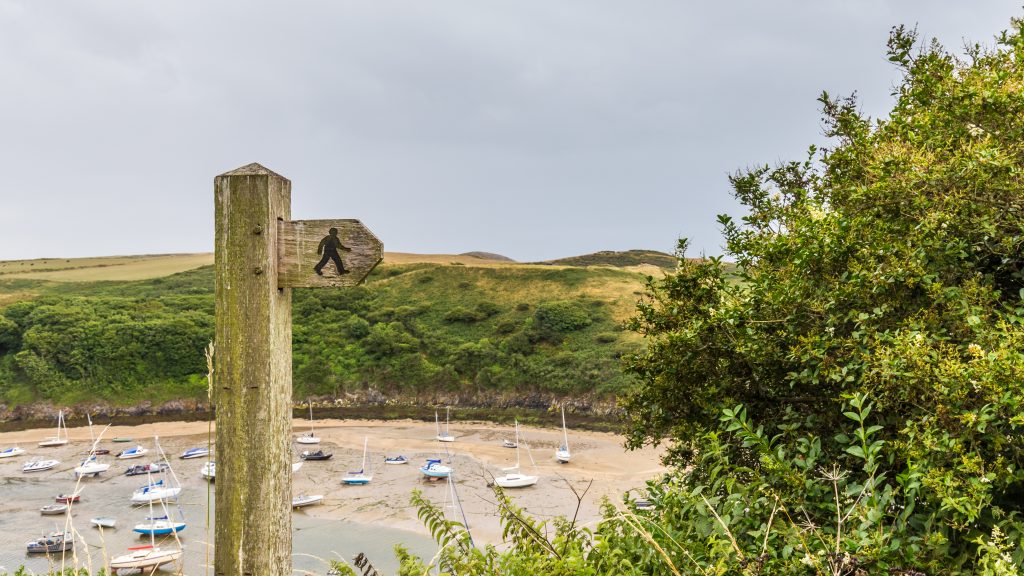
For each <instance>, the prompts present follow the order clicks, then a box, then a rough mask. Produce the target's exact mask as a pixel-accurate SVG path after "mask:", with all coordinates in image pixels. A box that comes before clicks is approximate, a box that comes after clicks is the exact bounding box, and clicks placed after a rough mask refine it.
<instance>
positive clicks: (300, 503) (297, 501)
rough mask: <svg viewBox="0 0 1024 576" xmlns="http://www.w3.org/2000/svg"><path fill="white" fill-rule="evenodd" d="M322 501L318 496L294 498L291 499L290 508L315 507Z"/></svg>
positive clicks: (321, 497)
mask: <svg viewBox="0 0 1024 576" xmlns="http://www.w3.org/2000/svg"><path fill="white" fill-rule="evenodd" d="M323 501H324V497H323V496H320V495H316V496H296V497H295V498H292V508H305V507H306V506H316V505H317V504H321V503H322V502H323Z"/></svg>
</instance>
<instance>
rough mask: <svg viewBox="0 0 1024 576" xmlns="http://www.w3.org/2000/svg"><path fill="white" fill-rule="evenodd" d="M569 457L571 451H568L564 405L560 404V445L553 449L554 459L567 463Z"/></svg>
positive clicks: (570, 456)
mask: <svg viewBox="0 0 1024 576" xmlns="http://www.w3.org/2000/svg"><path fill="white" fill-rule="evenodd" d="M570 458H572V452H570V451H569V432H568V431H567V430H566V428H565V406H562V445H561V446H559V447H558V450H555V460H558V462H559V463H560V464H568V463H569V459H570Z"/></svg>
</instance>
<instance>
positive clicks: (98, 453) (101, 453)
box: [86, 448, 110, 456]
mask: <svg viewBox="0 0 1024 576" xmlns="http://www.w3.org/2000/svg"><path fill="white" fill-rule="evenodd" d="M86 454H95V455H96V456H106V455H107V454H110V450H107V449H106V448H97V449H95V450H90V451H89V452H86Z"/></svg>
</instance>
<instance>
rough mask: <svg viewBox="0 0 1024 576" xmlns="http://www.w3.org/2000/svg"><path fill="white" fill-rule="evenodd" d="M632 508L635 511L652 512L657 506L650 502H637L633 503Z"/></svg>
mask: <svg viewBox="0 0 1024 576" xmlns="http://www.w3.org/2000/svg"><path fill="white" fill-rule="evenodd" d="M633 508H634V509H636V510H654V509H655V508H657V506H656V505H655V504H654V502H651V501H650V500H637V501H635V502H633Z"/></svg>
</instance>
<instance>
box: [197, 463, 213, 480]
mask: <svg viewBox="0 0 1024 576" xmlns="http://www.w3.org/2000/svg"><path fill="white" fill-rule="evenodd" d="M199 475H200V476H202V477H203V478H205V479H206V480H209V481H210V482H213V481H214V480H216V479H217V463H216V462H214V461H212V460H211V461H209V462H207V463H206V464H203V468H202V469H201V470H200V471H199Z"/></svg>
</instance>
